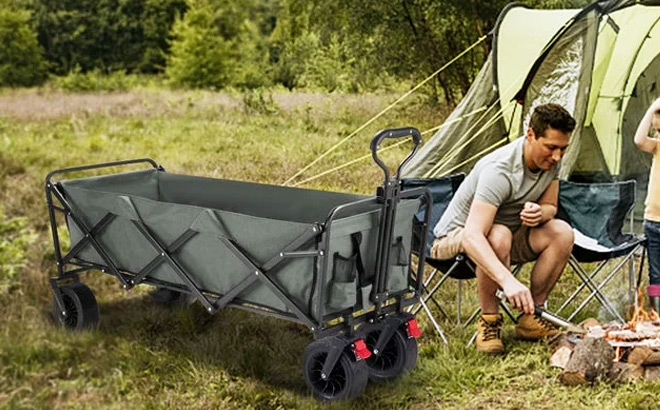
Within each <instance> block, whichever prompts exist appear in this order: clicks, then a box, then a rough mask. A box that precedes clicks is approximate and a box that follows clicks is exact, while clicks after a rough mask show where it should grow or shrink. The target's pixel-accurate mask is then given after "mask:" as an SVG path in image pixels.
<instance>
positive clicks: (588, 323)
mask: <svg viewBox="0 0 660 410" xmlns="http://www.w3.org/2000/svg"><path fill="white" fill-rule="evenodd" d="M578 326H580V327H582V328H583V329H586V330H589V328H590V327H594V326H600V322H599V321H598V320H596V319H594V318H593V317H590V318H587V319H585V320H583V321H582V322H580V323H579V324H578Z"/></svg>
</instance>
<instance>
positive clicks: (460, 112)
mask: <svg viewBox="0 0 660 410" xmlns="http://www.w3.org/2000/svg"><path fill="white" fill-rule="evenodd" d="M492 34H493V36H492V41H493V47H492V51H491V54H490V55H489V57H488V59H487V61H486V63H485V64H484V66H483V67H482V69H481V71H480V72H479V74H478V75H477V77H476V78H475V81H474V82H473V84H472V86H471V88H470V89H469V91H468V92H467V94H466V96H465V97H464V98H463V100H462V101H461V102H460V104H459V105H458V106H457V107H456V109H455V110H454V112H453V113H452V114H451V115H450V117H449V118H448V119H447V121H446V122H445V124H446V126H445V127H443V128H441V129H440V131H438V132H437V133H436V134H435V135H434V136H433V137H432V138H431V139H430V140H429V141H428V142H426V144H425V145H424V146H423V148H422V149H421V150H420V153H419V154H418V155H417V156H416V157H415V159H414V160H413V161H411V163H409V164H408V166H407V167H406V168H405V169H404V171H403V173H404V176H406V177H409V178H410V177H438V176H442V175H446V174H451V173H454V172H459V171H463V172H467V171H469V170H470V169H471V167H472V166H473V165H474V164H475V162H476V161H477V160H478V159H479V158H480V157H481V156H483V155H484V154H486V153H488V152H490V151H491V150H493V149H495V148H497V147H499V146H501V145H503V144H506V143H508V142H510V141H512V140H513V139H515V138H517V137H518V136H520V135H522V133H523V131H524V130H525V129H526V128H527V124H528V122H529V116H530V113H531V111H532V110H533V108H534V107H535V106H537V105H539V104H543V103H547V102H555V103H559V104H561V105H563V106H564V107H566V108H567V109H568V110H569V112H571V113H572V114H573V116H574V117H575V118H576V120H577V122H578V128H577V129H576V130H575V132H574V133H573V136H572V139H571V143H570V145H569V148H568V150H567V152H566V155H565V157H564V161H563V167H562V171H561V177H562V178H569V177H571V178H572V179H581V180H585V179H586V180H601V181H602V180H618V179H629V178H636V179H641V180H642V184H638V187H639V188H640V190H642V191H643V190H645V188H646V185H645V183H644V180H645V178H646V177H647V174H648V169H649V166H650V157H649V155H648V154H644V153H642V152H641V151H640V150H638V149H637V148H636V147H635V146H634V143H633V135H634V133H635V130H636V127H637V124H638V122H639V120H640V119H641V117H642V116H643V114H644V112H645V111H646V109H647V107H648V106H649V104H650V103H651V102H652V101H653V99H655V98H657V97H658V96H660V0H653V1H648V0H647V1H633V0H610V1H600V2H595V3H592V4H590V5H589V6H587V7H585V8H584V9H582V10H533V9H529V8H527V7H525V6H522V5H516V4H511V5H509V6H507V7H506V8H505V9H504V10H503V11H502V13H501V14H500V16H499V19H498V22H497V24H496V27H495V29H494V30H493V33H492Z"/></svg>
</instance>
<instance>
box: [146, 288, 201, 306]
mask: <svg viewBox="0 0 660 410" xmlns="http://www.w3.org/2000/svg"><path fill="white" fill-rule="evenodd" d="M149 297H151V300H153V301H154V302H156V303H157V304H159V305H164V306H188V305H191V304H193V303H194V302H195V297H194V296H192V295H189V294H188V293H184V292H177V291H176V290H171V289H167V288H156V289H154V290H152V291H151V292H149Z"/></svg>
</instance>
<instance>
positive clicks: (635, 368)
mask: <svg viewBox="0 0 660 410" xmlns="http://www.w3.org/2000/svg"><path fill="white" fill-rule="evenodd" d="M608 376H609V378H610V380H611V381H612V382H615V383H628V382H632V381H635V380H639V379H643V378H644V368H643V367H642V366H640V365H638V364H637V365H635V364H630V363H623V362H614V364H613V366H612V370H610V373H609V375H608Z"/></svg>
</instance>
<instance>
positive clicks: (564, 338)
mask: <svg viewBox="0 0 660 410" xmlns="http://www.w3.org/2000/svg"><path fill="white" fill-rule="evenodd" d="M573 346H574V345H573V343H571V341H570V340H569V339H568V334H566V333H564V332H562V333H559V334H558V335H557V336H555V337H554V338H553V339H552V340H551V341H550V352H552V353H553V354H554V353H555V352H556V351H557V350H559V349H561V348H562V347H566V348H568V349H569V350H570V351H573Z"/></svg>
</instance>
